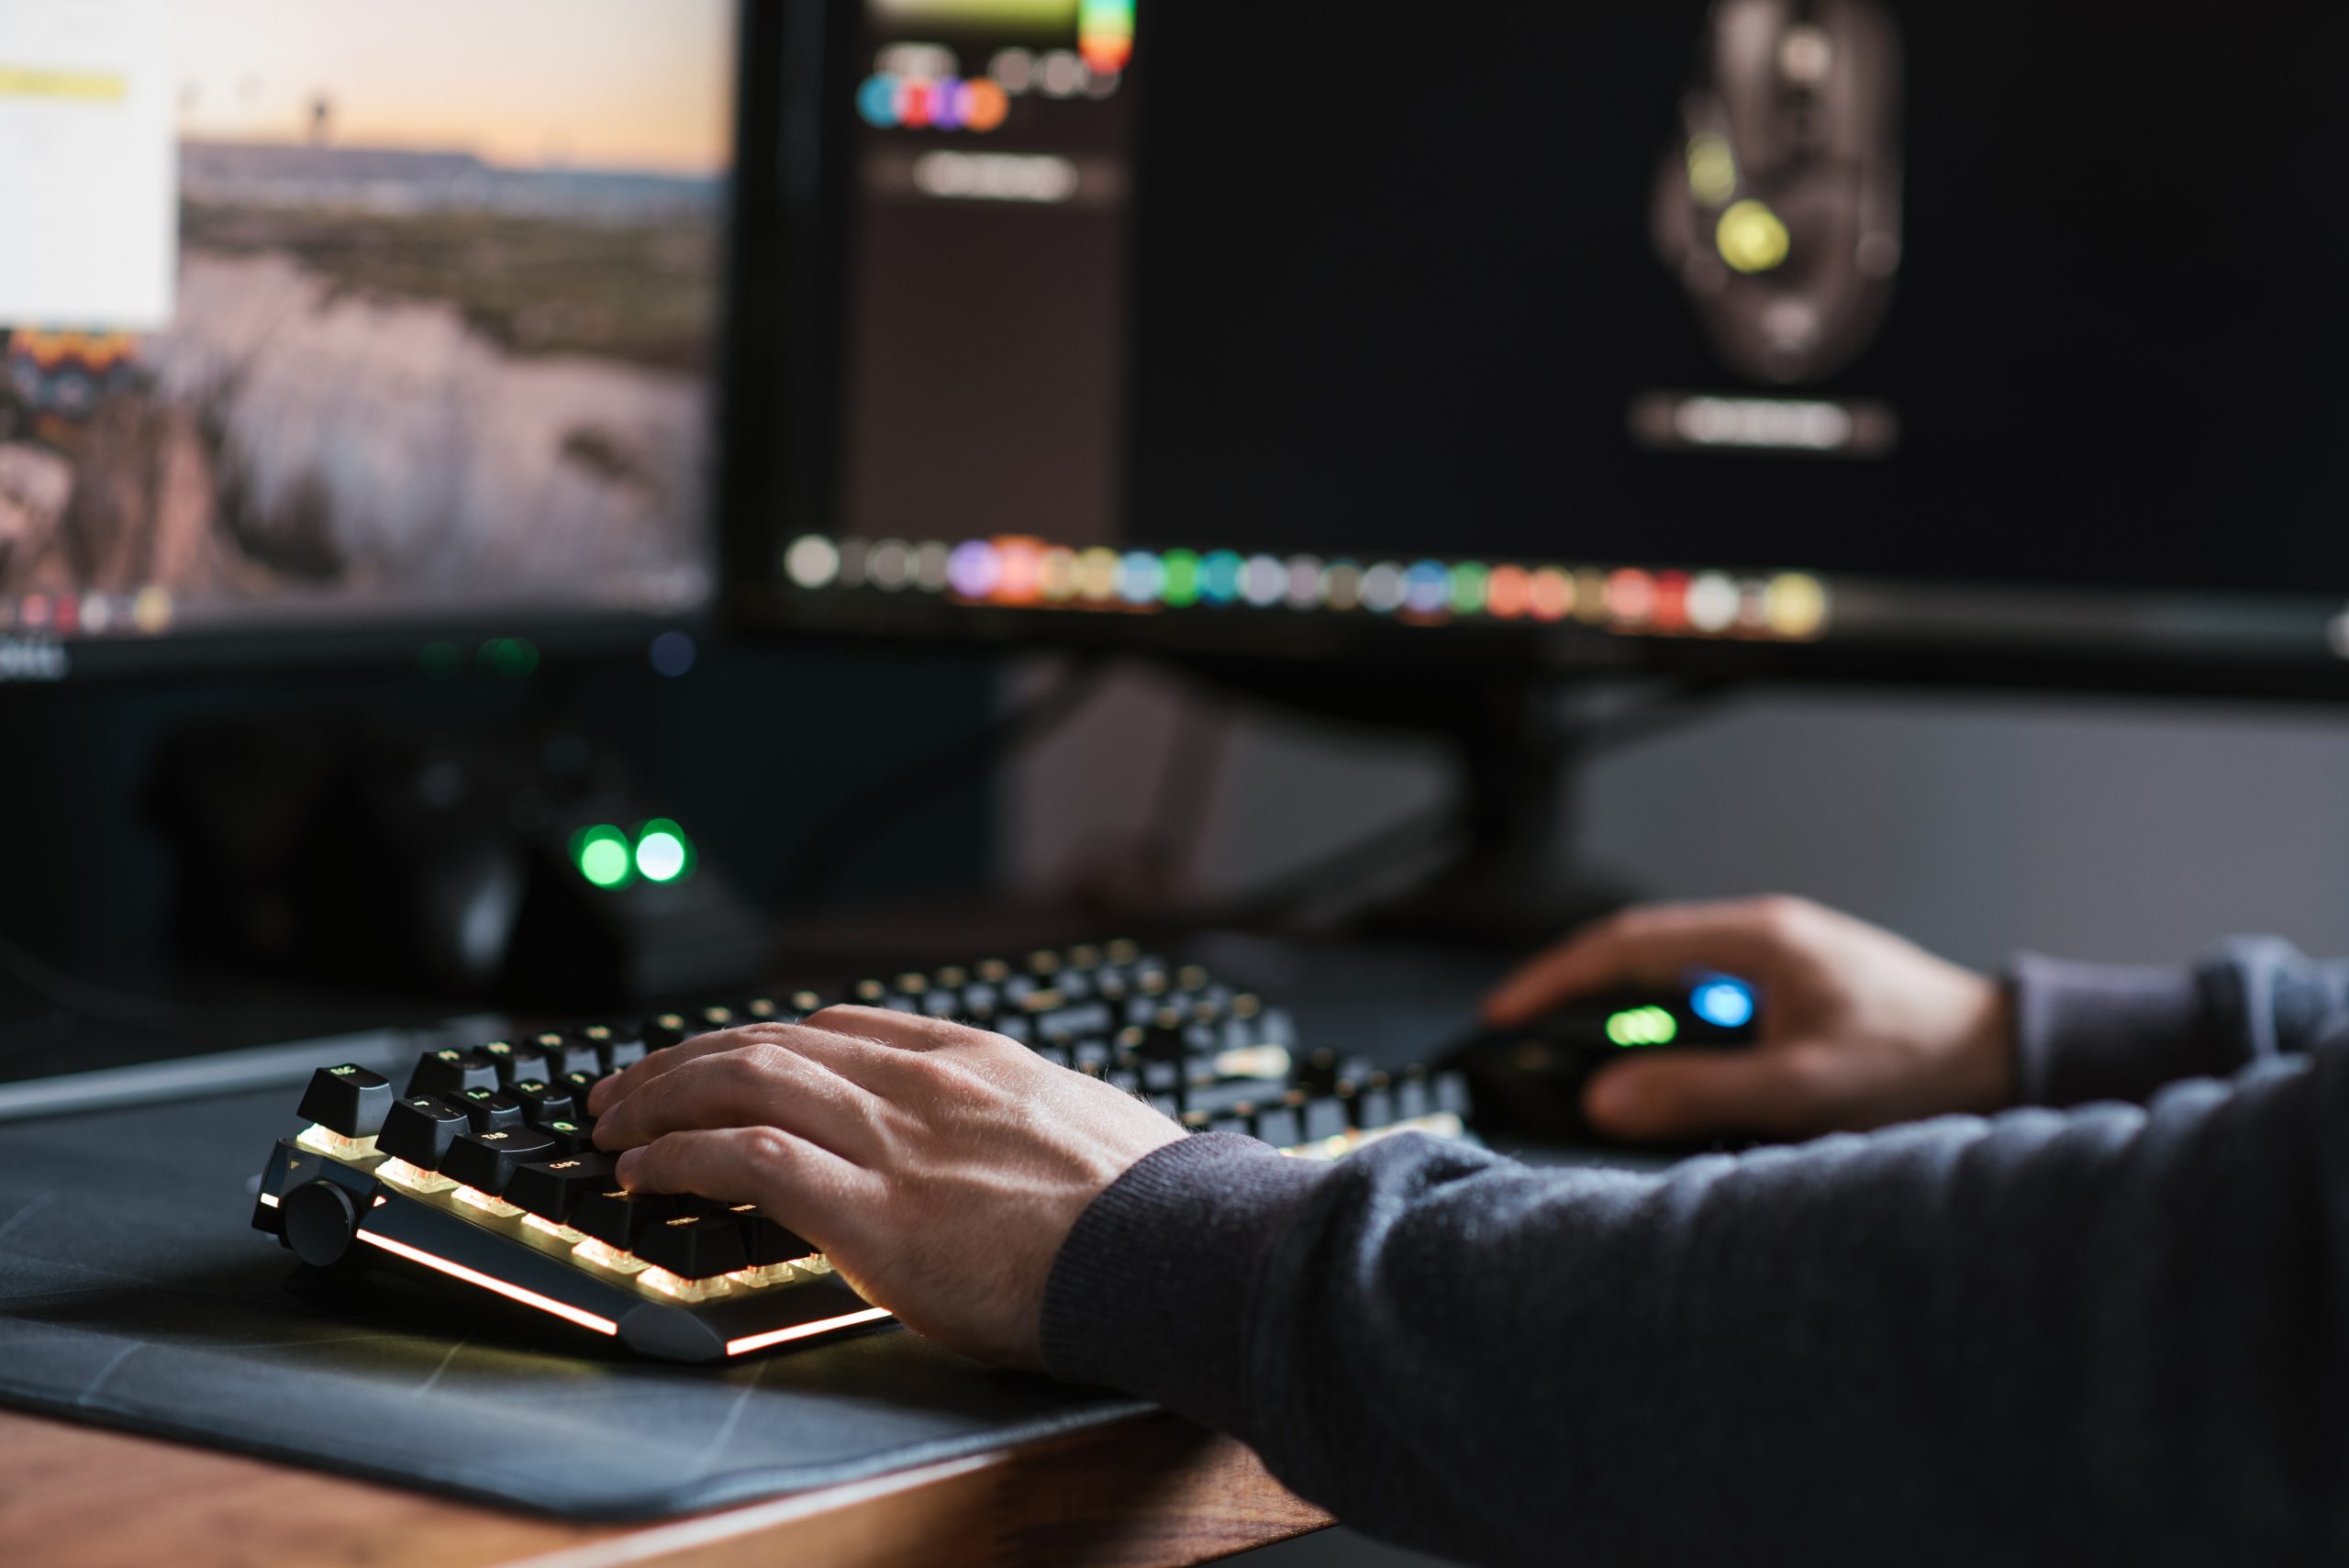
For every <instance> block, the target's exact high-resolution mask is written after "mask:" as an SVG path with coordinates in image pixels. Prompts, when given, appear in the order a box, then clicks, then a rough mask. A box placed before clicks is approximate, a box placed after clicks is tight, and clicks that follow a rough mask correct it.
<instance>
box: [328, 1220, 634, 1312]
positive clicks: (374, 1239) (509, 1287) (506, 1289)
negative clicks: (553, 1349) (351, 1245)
mask: <svg viewBox="0 0 2349 1568" xmlns="http://www.w3.org/2000/svg"><path fill="white" fill-rule="evenodd" d="M359 1239H360V1240H362V1241H364V1242H366V1243H368V1244H369V1245H370V1246H374V1247H381V1248H382V1249H383V1250H384V1251H386V1252H390V1253H392V1254H394V1255H395V1256H397V1257H402V1258H406V1259H407V1260H409V1261H410V1262H417V1263H422V1264H423V1265H424V1266H425V1267H426V1268H428V1269H438V1270H439V1271H440V1273H444V1274H447V1275H448V1276H449V1277H450V1278H451V1279H461V1280H462V1281H464V1282H465V1283H466V1284H477V1285H479V1286H481V1287H482V1289H484V1290H491V1291H495V1292H496V1293H497V1294H498V1295H500V1296H505V1297H506V1298H507V1299H508V1300H510V1301H518V1302H520V1303H521V1304H522V1305H523V1306H525V1307H537V1308H538V1309H539V1310H540V1311H541V1312H551V1313H553V1314H554V1315H555V1316H556V1317H558V1318H568V1319H570V1320H571V1321H572V1322H573V1323H576V1324H578V1325H579V1326H580V1327H581V1328H583V1329H595V1330H596V1332H597V1333H598V1334H612V1335H618V1333H619V1331H620V1326H619V1325H618V1324H617V1323H615V1322H613V1321H612V1320H611V1319H610V1318H598V1317H596V1315H595V1314H594V1313H592V1312H582V1311H581V1310H580V1309H579V1308H578V1307H571V1306H566V1305H565V1304H564V1303H562V1302H560V1301H555V1300H552V1299H551V1298H550V1297H547V1296H540V1294H538V1292H536V1291H531V1290H524V1289H523V1288H522V1287H521V1286H520V1285H518V1284H507V1283H506V1282H505V1281H504V1280H501V1279H492V1278H490V1277H489V1275H487V1274H484V1273H478V1272H476V1271H475V1270H473V1269H469V1268H467V1267H465V1266H464V1264H462V1263H452V1262H450V1261H449V1260H448V1259H446V1258H436V1257H434V1256H433V1255H432V1254H431V1253H429V1252H427V1251H422V1250H421V1249H419V1248H416V1247H411V1246H409V1245H408V1244H407V1243H406V1242H405V1241H395V1240H392V1239H391V1238H390V1237H388V1236H378V1235H376V1234H375V1233H374V1232H373V1231H372V1230H362V1231H361V1232H360V1233H359Z"/></svg>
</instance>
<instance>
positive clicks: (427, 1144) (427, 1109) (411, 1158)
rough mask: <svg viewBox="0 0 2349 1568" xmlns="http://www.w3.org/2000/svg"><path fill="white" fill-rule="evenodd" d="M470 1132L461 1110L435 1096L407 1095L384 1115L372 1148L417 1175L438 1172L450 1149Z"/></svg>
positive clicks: (469, 1122)
mask: <svg viewBox="0 0 2349 1568" xmlns="http://www.w3.org/2000/svg"><path fill="white" fill-rule="evenodd" d="M471 1130H472V1123H471V1121H470V1120H469V1119H468V1118H466V1116H465V1113H464V1110H463V1109H462V1107H461V1106H454V1105H451V1104H450V1103H449V1102H448V1101H447V1100H444V1099H441V1098H440V1097H439V1096H438V1095H408V1096H407V1097H406V1099H403V1100H401V1101H399V1102H398V1103H396V1104H395V1105H394V1106H392V1108H391V1109H390V1110H388V1111H386V1112H384V1130H383V1132H382V1133H381V1134H380V1135H379V1136H378V1137H377V1138H376V1140H375V1147H376V1148H378V1149H380V1150H382V1151H384V1153H386V1154H389V1155H391V1156H392V1157H393V1158H394V1159H397V1160H405V1161H406V1162H408V1163H409V1164H411V1165H413V1166H415V1167H416V1168H417V1170H419V1171H437V1170H439V1169H440V1161H441V1158H442V1157H443V1156H444V1155H446V1154H447V1153H448V1152H449V1146H450V1145H451V1144H452V1143H454V1142H456V1141H457V1139H458V1136H459V1135H460V1134H462V1133H465V1132H469V1131H471Z"/></svg>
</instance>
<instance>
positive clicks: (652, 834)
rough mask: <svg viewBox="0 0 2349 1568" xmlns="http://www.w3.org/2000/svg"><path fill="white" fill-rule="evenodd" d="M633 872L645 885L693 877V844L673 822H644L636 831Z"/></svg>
mask: <svg viewBox="0 0 2349 1568" xmlns="http://www.w3.org/2000/svg"><path fill="white" fill-rule="evenodd" d="M636 869H637V872H638V873H639V874H640V875H641V876H642V877H643V878H644V880H645V881H647V882H659V883H671V882H683V881H684V880H685V878H687V877H688V876H691V875H692V874H693V870H694V846H693V840H690V839H687V838H686V837H685V829H684V828H680V827H678V826H677V825H676V824H675V823H674V822H670V821H667V820H665V819H664V820H660V821H653V822H647V823H646V824H645V825H644V826H643V827H641V828H638V829H637V830H636Z"/></svg>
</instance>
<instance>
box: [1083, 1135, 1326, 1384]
mask: <svg viewBox="0 0 2349 1568" xmlns="http://www.w3.org/2000/svg"><path fill="white" fill-rule="evenodd" d="M1325 1173H1326V1172H1325V1170H1324V1168H1323V1167H1322V1166H1320V1165H1319V1164H1317V1163H1315V1162H1311V1161H1307V1160H1296V1159H1290V1158H1288V1157H1286V1156H1285V1155H1282V1154H1279V1153H1276V1152H1275V1151H1273V1150H1271V1149H1269V1148H1267V1147H1265V1146H1264V1144H1262V1143H1259V1142H1257V1141H1256V1140H1254V1139H1251V1138H1237V1137H1232V1136H1230V1135H1228V1134H1216V1133H1202V1134H1199V1135H1197V1136H1195V1137H1191V1138H1186V1139H1185V1140H1183V1141H1182V1142H1180V1143H1172V1144H1169V1145H1167V1146H1166V1147H1165V1148H1163V1149H1161V1150H1159V1151H1156V1152H1154V1153H1152V1154H1151V1155H1150V1156H1149V1157H1147V1158H1146V1159H1144V1160H1143V1161H1141V1163H1139V1164H1137V1165H1136V1166H1134V1168H1133V1169H1132V1170H1130V1171H1128V1172H1127V1173H1125V1174H1124V1175H1123V1176H1121V1177H1119V1179H1118V1181H1117V1183H1116V1184H1114V1185H1112V1186H1111V1187H1110V1188H1109V1190H1108V1191H1107V1192H1105V1193H1103V1194H1102V1195H1100V1196H1099V1197H1097V1198H1096V1199H1094V1200H1093V1203H1092V1205H1091V1207H1088V1208H1086V1209H1085V1213H1084V1214H1083V1215H1082V1216H1081V1217H1080V1218H1078V1220H1077V1222H1076V1226H1075V1229H1073V1230H1071V1231H1070V1232H1069V1236H1068V1240H1066V1241H1064V1242H1063V1243H1062V1245H1061V1251H1060V1256H1059V1257H1058V1258H1057V1259H1055V1260H1054V1261H1053V1263H1052V1278H1051V1280H1050V1281H1049V1282H1048V1283H1047V1284H1046V1285H1045V1290H1044V1329H1043V1349H1044V1365H1045V1366H1046V1367H1047V1368H1048V1369H1049V1370H1050V1371H1051V1372H1052V1375H1053V1376H1055V1377H1059V1378H1063V1379H1066V1380H1067V1381H1069V1382H1071V1383H1083V1384H1093V1385H1099V1386H1103V1387H1108V1388H1117V1389H1121V1390H1124V1391H1125V1392H1127V1393H1130V1394H1135V1395H1139V1396H1141V1397H1143V1398H1146V1399H1153V1400H1156V1401H1157V1402H1158V1403H1160V1404H1162V1405H1164V1406H1166V1407H1169V1408H1171V1409H1174V1410H1177V1411H1180V1412H1181V1413H1182V1414H1184V1415H1186V1416H1189V1417H1191V1418H1194V1419H1196V1420H1199V1421H1202V1422H1205V1423H1207V1424H1208V1425H1210V1426H1215V1427H1218V1428H1220V1429H1223V1430H1225V1431H1234V1430H1239V1429H1242V1428H1243V1427H1244V1425H1245V1423H1246V1420H1247V1415H1248V1407H1249V1403H1250V1399H1249V1394H1250V1385H1251V1383H1252V1379H1251V1377H1250V1375H1249V1372H1248V1362H1249V1344H1250V1340H1251V1338H1252V1333H1253V1330H1254V1324H1253V1323H1252V1313H1251V1302H1252V1299H1253V1298H1254V1296H1255V1292H1256V1282H1257V1276H1258V1274H1259V1273H1260V1270H1261V1268H1262V1265H1263V1262H1264V1255H1265V1251H1266V1249H1267V1248H1268V1247H1269V1246H1271V1245H1272V1244H1273V1243H1274V1241H1275V1238H1276V1237H1277V1236H1278V1235H1279V1233H1280V1231H1281V1229H1282V1227H1283V1224H1284V1221H1285V1220H1286V1218H1287V1217H1288V1216H1289V1215H1291V1214H1293V1213H1294V1212H1295V1211H1296V1209H1297V1206H1298V1205H1299V1204H1300V1203H1302V1202H1303V1201H1304V1199H1305V1196H1306V1195H1307V1194H1308V1193H1309V1192H1310V1191H1311V1190H1312V1189H1313V1187H1314V1186H1315V1185H1316V1184H1318V1183H1319V1181H1320V1180H1321V1178H1322V1176H1323V1175H1324V1174H1325Z"/></svg>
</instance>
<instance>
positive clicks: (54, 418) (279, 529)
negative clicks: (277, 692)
mask: <svg viewBox="0 0 2349 1568" xmlns="http://www.w3.org/2000/svg"><path fill="white" fill-rule="evenodd" d="M735 25H736V13H735V6H734V4H733V0H597V3H596V5H595V6H593V7H592V12H591V13H590V12H589V11H584V10H583V8H582V7H581V6H578V5H576V4H575V3H572V0H401V3H400V4H398V5H393V6H346V5H320V4H317V3H316V0H73V3H72V4H70V5H35V6H5V7H0V210H6V211H7V212H8V213H9V214H10V217H9V219H8V222H7V228H8V230H9V236H10V238H9V240H8V243H7V244H6V246H5V247H0V633H6V634H8V635H9V636H10V637H12V638H13V639H16V645H17V646H18V647H20V648H21V647H22V646H24V645H25V639H35V640H36V641H37V642H41V641H53V640H55V639H62V641H63V642H65V643H66V644H69V645H70V644H71V643H72V642H73V641H75V640H76V639H107V640H110V641H111V640H126V639H127V640H141V639H145V640H153V639H162V640H161V641H160V642H157V643H156V646H155V650H154V651H155V652H156V654H157V656H158V657H169V656H170V654H171V652H172V650H173V647H174V646H176V645H179V644H181V643H183V641H184V639H187V638H189V637H191V636H194V635H196V634H212V633H254V632H266V633H270V634H273V635H275V634H281V633H283V634H295V635H298V634H301V633H303V632H305V631H316V630H324V629H328V628H331V629H333V630H335V631H338V632H345V633H347V632H348V631H350V630H351V628H354V627H369V626H377V625H380V626H383V627H384V628H391V627H395V626H407V625H424V624H430V625H436V626H438V625H459V626H462V625H476V624H499V625H504V626H507V627H514V628H527V627H529V626H530V625H531V624H533V621H532V617H539V616H557V617H607V616H608V617H641V616H644V615H662V616H675V615H677V614H679V613H681V612H688V611H691V610H693V609H694V608H696V606H699V605H701V604H702V603H703V602H704V601H705V599H706V598H707V595H708V594H709V592H710V589H711V583H710V575H711V566H710V561H711V548H712V547H711V543H710V539H709V532H710V511H711V506H712V501H713V491H714V482H713V478H712V468H713V452H712V446H713V441H712V434H711V432H712V425H713V417H714V407H713V404H714V396H713V386H714V384H715V383H714V379H713V372H714V367H715V366H716V364H717V361H718V350H719V348H720V342H721V338H722V334H723V330H724V311H723V306H724V298H723V286H722V285H723V283H724V279H725V275H726V273H725V260H726V239H727V233H728V228H729V180H730V171H731V166H732V156H731V153H732V139H733V123H734V122H733V99H734V83H735V62H734V31H735Z"/></svg>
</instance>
